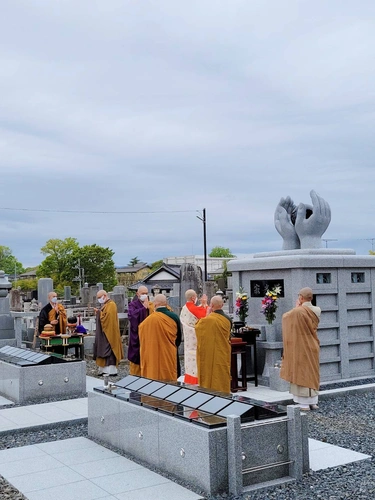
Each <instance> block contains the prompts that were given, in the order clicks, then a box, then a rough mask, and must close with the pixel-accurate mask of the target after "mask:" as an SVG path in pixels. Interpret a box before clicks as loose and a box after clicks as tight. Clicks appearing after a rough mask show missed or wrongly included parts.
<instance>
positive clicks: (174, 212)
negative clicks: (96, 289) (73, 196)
mask: <svg viewBox="0 0 375 500" xmlns="http://www.w3.org/2000/svg"><path fill="white" fill-rule="evenodd" d="M0 210H11V211H14V212H17V211H18V212H47V213H59V214H181V213H192V212H194V213H195V212H199V210H154V211H151V210H150V211H135V212H123V211H113V212H111V211H108V212H107V211H99V210H52V209H48V208H40V209H37V208H9V207H3V208H1V207H0Z"/></svg>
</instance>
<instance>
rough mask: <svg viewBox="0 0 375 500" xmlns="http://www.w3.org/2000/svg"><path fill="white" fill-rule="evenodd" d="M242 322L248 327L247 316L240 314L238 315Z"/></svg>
mask: <svg viewBox="0 0 375 500" xmlns="http://www.w3.org/2000/svg"><path fill="white" fill-rule="evenodd" d="M238 317H239V319H240V321H242V322H243V324H244V325H245V326H246V318H247V315H244V314H239V315H238Z"/></svg>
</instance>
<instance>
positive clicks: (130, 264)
mask: <svg viewBox="0 0 375 500" xmlns="http://www.w3.org/2000/svg"><path fill="white" fill-rule="evenodd" d="M138 262H140V260H139V259H138V257H133V258H132V259H130V262H129V264H128V266H135V265H136V264H138Z"/></svg>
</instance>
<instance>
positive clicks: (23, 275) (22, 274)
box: [18, 269, 36, 278]
mask: <svg viewBox="0 0 375 500" xmlns="http://www.w3.org/2000/svg"><path fill="white" fill-rule="evenodd" d="M32 276H36V269H32V270H31V271H27V272H26V273H21V274H19V275H18V277H19V278H31V277H32Z"/></svg>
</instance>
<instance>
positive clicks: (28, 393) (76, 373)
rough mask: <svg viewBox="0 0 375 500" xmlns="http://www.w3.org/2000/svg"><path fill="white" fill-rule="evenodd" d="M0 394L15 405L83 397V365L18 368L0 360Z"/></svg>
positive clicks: (74, 362) (74, 363)
mask: <svg viewBox="0 0 375 500" xmlns="http://www.w3.org/2000/svg"><path fill="white" fill-rule="evenodd" d="M8 345H9V344H8ZM0 394H1V395H2V396H4V397H6V398H9V399H11V400H12V401H15V402H16V403H25V402H27V401H39V400H42V399H45V398H50V397H67V398H69V397H72V396H83V395H84V394H86V362H85V361H72V362H69V361H67V362H65V363H58V364H50V365H40V366H17V365H13V364H10V363H6V362H5V361H0Z"/></svg>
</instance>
